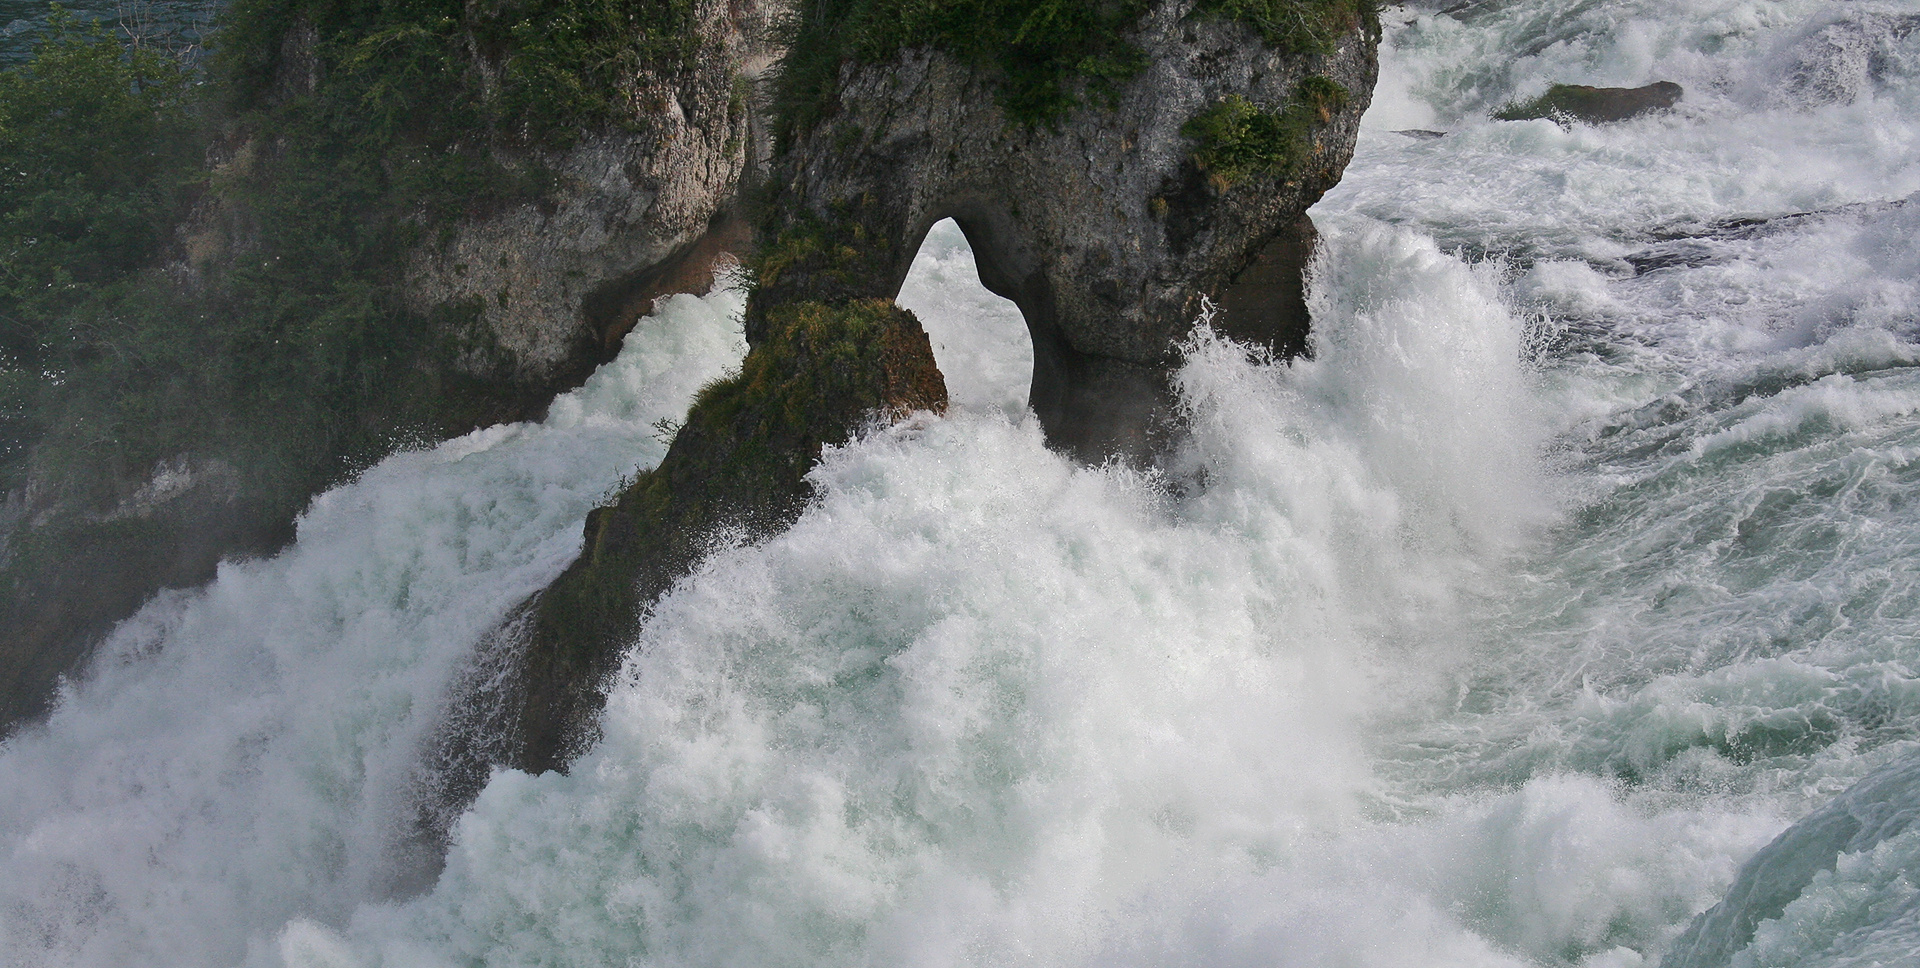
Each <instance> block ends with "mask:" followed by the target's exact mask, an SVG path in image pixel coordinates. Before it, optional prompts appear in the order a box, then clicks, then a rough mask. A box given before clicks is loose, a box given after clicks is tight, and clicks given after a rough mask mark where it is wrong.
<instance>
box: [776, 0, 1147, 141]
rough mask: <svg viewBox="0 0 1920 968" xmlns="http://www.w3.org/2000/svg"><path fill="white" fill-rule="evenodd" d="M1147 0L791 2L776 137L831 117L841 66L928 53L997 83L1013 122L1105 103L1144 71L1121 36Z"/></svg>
mask: <svg viewBox="0 0 1920 968" xmlns="http://www.w3.org/2000/svg"><path fill="white" fill-rule="evenodd" d="M1150 5H1151V4H1150V3H1149V0H800V2H799V5H798V9H797V11H796V13H795V16H794V18H793V21H792V23H791V25H790V28H789V29H790V41H789V45H788V46H789V53H788V55H787V58H786V60H785V62H784V63H783V64H782V66H781V76H780V84H779V89H778V92H777V101H776V106H775V107H776V114H777V115H778V117H779V125H780V127H779V130H778V132H777V133H778V135H779V137H780V139H781V141H782V143H783V144H784V143H790V142H791V140H792V138H793V137H794V135H796V134H797V133H799V132H801V131H805V130H807V129H809V128H811V127H812V126H813V125H814V123H816V122H817V121H818V120H819V119H820V118H821V117H822V116H823V114H824V113H825V112H826V111H828V110H829V109H830V105H831V104H832V103H833V99H834V97H835V96H836V95H837V93H838V85H839V79H840V68H841V65H843V64H845V63H847V62H849V61H851V62H855V63H866V64H872V63H879V62H881V61H885V60H887V59H889V58H891V57H893V56H894V55H895V54H897V53H898V52H899V51H901V50H904V49H907V48H912V47H930V48H933V49H935V50H940V51H944V52H945V53H947V54H950V55H952V56H954V57H957V58H959V59H960V60H961V61H964V62H966V63H968V64H971V65H974V66H976V67H983V68H990V69H992V70H993V71H994V72H995V74H996V75H997V77H998V78H999V89H998V92H997V97H998V98H999V101H1000V104H1001V106H1002V107H1003V108H1005V109H1006V111H1007V115H1008V116H1009V117H1010V118H1011V119H1012V120H1013V121H1014V123H1016V124H1023V125H1039V124H1051V123H1054V122H1057V121H1058V120H1060V119H1061V118H1063V117H1064V116H1066V115H1067V114H1068V113H1069V112H1071V111H1072V110H1073V109H1074V108H1076V107H1078V106H1079V105H1080V104H1081V101H1082V97H1083V92H1084V93H1086V94H1091V95H1093V96H1094V97H1095V98H1106V97H1111V96H1112V94H1113V91H1114V89H1115V86H1116V83H1117V82H1119V81H1124V80H1126V79H1127V78H1130V77H1132V76H1134V75H1135V74H1138V73H1139V72H1140V70H1141V69H1143V68H1144V67H1145V57H1144V55H1143V54H1142V52H1141V51H1140V49H1139V48H1138V47H1137V46H1135V45H1134V44H1132V43H1131V42H1129V41H1128V40H1127V39H1126V34H1127V32H1128V31H1129V30H1130V29H1131V28H1132V27H1133V25H1134V24H1135V23H1136V22H1137V21H1138V20H1139V19H1140V16H1141V15H1142V14H1143V13H1145V12H1146V10H1147V9H1148V7H1149V6H1150Z"/></svg>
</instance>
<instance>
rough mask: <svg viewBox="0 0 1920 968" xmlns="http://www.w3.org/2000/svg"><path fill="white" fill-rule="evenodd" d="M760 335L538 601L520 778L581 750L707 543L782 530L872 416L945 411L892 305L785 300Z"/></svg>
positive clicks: (915, 342)
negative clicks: (823, 460) (637, 637)
mask: <svg viewBox="0 0 1920 968" xmlns="http://www.w3.org/2000/svg"><path fill="white" fill-rule="evenodd" d="M761 325H762V326H763V327H764V329H765V331H766V332H767V333H768V338H766V339H763V340H758V341H756V342H755V344H754V349H753V352H751V353H749V354H748V355H747V358H746V360H745V361H743V362H742V364H741V368H740V372H739V374H737V375H735V376H733V377H730V378H728V379H725V380H720V381H718V382H715V383H713V384H711V385H709V386H708V387H707V388H706V389H705V390H703V391H701V393H700V395H699V397H698V399H696V400H695V401H694V404H693V408H692V409H691V410H690V411H689V412H688V414H687V422H686V424H685V425H684V426H682V427H681V429H680V432H679V435H678V436H677V437H675V439H674V442H673V447H672V448H671V449H670V450H669V451H668V453H667V457H666V459H665V460H663V461H661V462H660V466H659V467H657V468H655V469H654V470H652V471H649V472H648V473H645V474H642V475H640V477H639V478H638V479H637V480H635V481H634V483H633V484H632V485H631V486H629V487H628V488H627V489H626V490H625V491H624V492H622V493H621V495H620V496H619V498H618V499H617V500H616V501H615V502H614V504H613V505H611V506H609V507H604V508H600V509H598V510H596V511H594V512H593V514H592V515H591V516H589V517H588V519H587V535H586V550H585V551H584V552H583V553H582V554H581V556H580V558H579V559H578V560H577V561H575V562H574V564H573V565H572V566H571V567H569V568H568V569H567V571H566V572H565V573H564V574H562V575H561V576H560V578H559V579H558V580H557V581H555V582H554V584H553V585H552V586H550V587H549V588H548V589H547V591H546V593H545V594H544V595H543V596H542V597H541V599H540V600H539V605H538V610H537V612H536V614H535V616H534V623H533V633H532V640H531V642H530V643H529V648H528V656H529V658H528V663H529V665H528V668H527V669H526V671H525V673H524V674H523V676H522V677H521V681H523V682H525V683H526V684H527V686H526V688H527V690H528V692H527V695H526V696H525V698H524V700H523V711H522V714H521V723H520V729H519V730H518V733H519V735H521V736H522V737H523V742H524V743H525V746H524V749H523V750H522V753H521V756H520V757H519V762H518V763H517V764H516V765H518V766H519V767H521V768H522V769H527V770H547V769H557V768H561V767H563V766H564V765H565V762H566V759H567V758H568V756H569V755H570V754H571V753H572V752H574V751H575V750H577V749H578V748H579V746H581V745H582V740H583V739H585V738H586V737H584V736H582V735H581V733H582V731H583V730H584V729H587V728H590V727H591V724H592V722H593V719H594V716H595V714H596V713H597V712H598V710H599V708H600V705H601V702H602V701H603V699H602V690H603V689H604V688H605V682H606V678H607V677H608V676H609V675H611V674H612V673H613V671H614V670H615V668H616V666H617V665H618V662H619V657H620V654H621V652H622V650H623V649H624V647H625V646H626V645H627V644H628V643H629V642H631V641H632V636H633V632H634V630H635V627H636V626H637V624H638V622H639V619H640V616H641V614H642V611H643V610H644V609H645V608H646V607H648V606H649V605H650V604H651V603H652V601H653V599H654V598H655V597H657V596H658V595H659V594H660V593H661V592H664V591H665V590H666V589H667V588H668V586H670V585H671V584H672V583H673V582H674V581H675V580H676V579H678V578H679V577H680V576H681V575H682V574H685V572H686V571H687V570H688V569H689V568H691V567H692V566H693V565H694V564H695V563H696V562H697V561H698V559H699V557H700V556H701V555H702V554H703V553H705V552H706V550H707V545H708V543H709V542H711V541H713V540H715V539H716V538H717V537H720V536H722V535H724V534H726V533H727V532H735V533H746V534H750V535H757V534H764V533H767V532H769V531H772V530H777V529H779V528H782V527H785V526H786V525H787V524H788V523H789V522H791V521H792V519H793V518H794V516H795V515H797V514H798V513H799V511H800V508H801V507H802V505H803V504H804V503H805V501H806V496H807V486H806V479H805V478H806V473H807V471H808V470H810V469H812V467H813V465H814V463H815V461H817V460H818V459H819V456H820V451H821V449H822V448H823V447H824V446H826V445H828V444H839V443H843V442H845V441H846V440H847V439H848V438H849V437H851V436H852V435H853V434H854V432H855V431H857V430H858V429H859V427H860V424H861V422H862V421H863V420H865V419H866V418H867V415H868V414H870V413H873V412H876V411H881V412H886V411H911V410H919V409H939V408H943V407H945V406H946V402H947V391H946V384H945V382H944V381H943V380H942V378H941V376H940V371H939V369H938V368H937V367H935V365H934V362H933V348H932V346H931V345H930V344H929V343H928V341H927V335H926V332H925V331H924V330H922V329H921V328H920V323H919V321H918V320H917V319H915V318H914V316H913V314H912V313H910V312H908V311H907V310H904V309H901V308H900V307H898V306H896V305H894V304H893V302H892V301H890V300H884V299H866V300H850V301H844V302H836V303H824V302H817V301H807V302H792V303H785V304H782V305H779V306H776V307H774V308H772V309H771V310H768V311H767V313H766V317H765V318H764V319H763V320H762V322H761Z"/></svg>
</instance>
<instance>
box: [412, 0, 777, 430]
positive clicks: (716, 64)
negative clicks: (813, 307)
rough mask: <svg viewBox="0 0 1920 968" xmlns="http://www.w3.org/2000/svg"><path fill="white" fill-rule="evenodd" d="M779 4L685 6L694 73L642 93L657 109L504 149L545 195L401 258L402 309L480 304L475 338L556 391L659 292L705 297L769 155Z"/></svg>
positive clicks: (739, 235) (734, 242) (744, 241)
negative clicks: (536, 154) (767, 125)
mask: <svg viewBox="0 0 1920 968" xmlns="http://www.w3.org/2000/svg"><path fill="white" fill-rule="evenodd" d="M782 7H783V4H782V3H781V2H778V0H701V2H700V3H698V4H696V5H695V14H694V20H695V23H696V25H697V27H696V29H697V32H698V33H699V35H700V39H701V43H702V45H703V46H702V48H701V51H702V53H701V56H700V57H698V58H697V59H696V60H695V65H694V67H693V69H692V70H690V71H689V72H688V73H687V74H686V75H685V76H683V77H679V78H674V79H663V80H656V81H654V82H653V83H652V84H651V85H650V86H649V87H647V88H645V89H644V90H642V91H640V92H639V95H638V98H637V99H638V100H639V101H640V102H641V103H643V104H647V105H650V106H651V107H652V110H651V111H648V112H644V113H641V114H639V115H637V116H635V117H634V118H632V119H631V120H630V121H629V122H628V123H627V124H625V125H622V126H620V127H617V128H614V129H611V130H605V131H601V132H598V133H596V134H594V135H593V136H591V137H589V138H587V139H585V140H583V141H582V142H581V143H579V144H578V145H575V146H574V147H572V148H571V149H569V150H567V151H565V152H559V153H554V154H551V155H548V156H545V157H540V158H515V159H514V162H515V164H516V165H519V166H524V165H527V164H538V165H541V166H543V167H544V168H546V169H548V170H550V171H551V172H552V174H553V180H552V188H551V190H549V191H548V192H546V193H544V195H543V196H542V197H540V198H537V199H534V200H532V201H528V202H526V203H523V204H519V205H515V206H513V207H511V208H508V209H506V210H505V211H501V212H497V213H494V214H492V215H490V216H488V217H486V218H482V219H474V220H468V221H465V222H462V223H460V224H459V225H458V226H457V227H456V228H455V229H454V231H453V232H452V233H450V237H448V238H447V239H446V240H445V241H444V242H441V243H439V244H433V245H428V246H423V247H422V248H421V249H419V250H418V251H417V252H416V254H415V258H414V260H413V262H412V263H411V264H410V265H409V266H408V267H407V285H406V291H407V296H408V299H409V301H410V302H411V303H412V305H413V308H415V309H416V310H417V311H419V312H422V313H427V312H431V311H432V310H433V309H434V308H435V307H437V306H442V305H446V304H451V303H460V302H462V301H477V303H478V306H479V319H478V325H479V326H481V327H483V329H484V330H485V335H486V340H485V342H487V343H488V344H490V345H492V346H494V347H497V348H498V349H499V350H502V351H504V352H505V353H506V354H507V355H508V356H509V357H510V358H511V360H512V361H513V362H512V366H513V371H514V378H515V379H516V380H519V381H521V382H524V383H527V384H530V385H536V386H542V387H548V388H550V389H548V390H547V394H548V395H551V392H552V391H553V390H555V389H559V388H561V387H563V386H564V385H567V384H571V383H575V382H577V381H578V380H580V379H582V378H584V376H585V375H586V374H587V373H589V372H591V371H592V369H593V367H595V366H597V365H599V364H600V363H603V362H605V361H606V360H608V359H611V358H612V357H613V355H614V353H616V352H617V351H618V350H619V346H620V340H621V338H622V337H624V336H625V335H626V333H627V331H628V330H630V329H631V328H632V327H633V324H634V322H635V321H636V320H637V319H638V318H639V317H640V316H642V315H645V314H646V313H647V312H650V311H651V309H652V302H653V300H654V299H655V298H658V297H660V296H663V295H669V294H672V293H676V292H704V291H706V289H707V288H708V287H709V286H710V285H711V284H712V269H713V265H714V262H715V259H716V258H717V257H719V256H721V255H723V254H726V253H733V254H741V253H744V252H745V249H746V246H747V245H748V243H749V241H750V239H751V232H750V231H749V229H748V226H747V224H746V222H745V221H744V220H743V219H742V218H741V217H740V216H739V214H738V212H737V211H736V205H735V203H736V201H737V197H738V192H739V189H740V188H741V187H742V185H743V183H749V182H751V181H752V180H753V173H754V172H755V170H756V169H757V168H761V167H764V165H765V161H766V157H765V156H766V150H765V146H766V139H765V137H763V136H762V135H761V133H760V131H759V130H758V128H759V126H760V125H759V122H758V121H756V119H755V118H754V112H753V110H752V100H753V99H752V97H751V94H752V91H753V85H754V83H755V79H756V78H758V77H759V76H760V75H761V74H762V73H764V72H765V71H766V69H767V68H768V67H769V66H770V65H771V64H772V63H773V60H774V58H775V55H776V53H777V48H776V47H775V45H774V36H773V30H772V26H773V23H772V21H773V18H774V17H775V15H776V14H777V13H778V12H779V11H780V10H781V9H782Z"/></svg>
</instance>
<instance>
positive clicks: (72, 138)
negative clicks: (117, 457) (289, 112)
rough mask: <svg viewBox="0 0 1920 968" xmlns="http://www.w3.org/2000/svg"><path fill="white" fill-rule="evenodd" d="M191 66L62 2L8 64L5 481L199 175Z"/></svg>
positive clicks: (3, 91)
mask: <svg viewBox="0 0 1920 968" xmlns="http://www.w3.org/2000/svg"><path fill="white" fill-rule="evenodd" d="M193 94H194V91H193V84H192V76H191V73H190V71H189V70H188V68H187V67H186V66H185V65H183V64H182V63H181V62H180V61H179V60H178V59H176V58H173V57H171V56H168V55H167V54H164V53H161V52H158V51H155V50H151V49H142V48H129V47H126V46H125V45H123V44H122V43H121V42H120V41H119V40H118V39H117V38H115V37H114V36H112V35H111V34H109V33H107V32H106V31H105V30H104V29H102V28H100V27H99V26H97V25H94V26H85V25H82V24H80V23H79V22H78V21H76V20H75V19H74V18H73V17H72V16H71V15H69V14H67V13H66V12H65V11H63V10H60V9H59V8H58V7H56V8H55V10H54V14H53V16H52V18H51V21H50V31H49V36H48V39H47V40H46V41H45V42H43V43H42V44H41V46H40V47H39V49H38V51H37V53H36V55H35V56H34V58H33V59H32V60H31V61H29V62H27V63H26V64H24V65H20V66H18V67H14V68H9V69H6V70H4V71H0V487H12V486H17V485H18V483H19V482H20V477H21V474H22V471H23V458H24V456H25V453H26V450H27V448H28V447H29V445H30V443H31V441H32V440H33V439H34V438H35V437H36V436H37V434H36V433H35V431H34V429H33V427H32V423H33V422H32V420H31V419H30V418H31V415H32V413H33V412H34V410H35V409H36V406H35V404H36V402H37V401H40V400H41V399H42V398H43V397H44V396H45V395H46V394H48V393H50V392H52V391H53V390H54V389H55V388H57V387H58V386H59V385H60V384H61V383H62V382H63V380H64V378H65V377H66V375H67V374H68V373H69V371H71V370H72V369H73V368H74V367H75V366H77V365H84V363H85V362H86V361H87V360H88V359H89V358H91V357H94V356H98V355H100V354H102V353H107V352H111V349H110V348H111V347H112V346H113V345H114V343H115V337H116V334H115V333H114V332H112V330H111V329H110V328H108V329H103V328H101V326H100V325H98V323H99V321H98V320H97V319H95V318H93V316H92V314H90V313H88V312H87V311H86V307H88V306H89V304H91V303H94V302H96V301H98V300H100V299H102V298H110V295H111V294H112V293H113V292H115V291H116V290H117V289H119V288H122V287H124V286H125V285H126V284H127V283H128V280H129V279H130V278H131V277H132V276H133V274H134V273H136V272H137V271H138V270H140V269H142V268H144V267H146V266H147V265H148V264H150V263H151V262H152V261H153V259H154V256H155V254H156V252H158V250H159V248H160V246H161V245H162V243H163V242H164V241H165V240H166V239H167V237H168V235H169V234H170V233H171V231H172V229H173V226H174V225H175V223H176V222H177V221H178V219H179V217H180V215H181V214H182V212H183V211H184V207H185V204H186V202H187V200H188V198H189V196H190V191H191V189H192V188H193V187H194V186H195V185H196V184H197V183H198V181H199V178H200V159H201V157H202V150H203V149H202V141H201V134H200V124H199V122H198V120H197V115H196V112H195V110H194V99H193Z"/></svg>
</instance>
